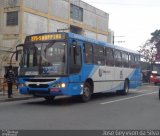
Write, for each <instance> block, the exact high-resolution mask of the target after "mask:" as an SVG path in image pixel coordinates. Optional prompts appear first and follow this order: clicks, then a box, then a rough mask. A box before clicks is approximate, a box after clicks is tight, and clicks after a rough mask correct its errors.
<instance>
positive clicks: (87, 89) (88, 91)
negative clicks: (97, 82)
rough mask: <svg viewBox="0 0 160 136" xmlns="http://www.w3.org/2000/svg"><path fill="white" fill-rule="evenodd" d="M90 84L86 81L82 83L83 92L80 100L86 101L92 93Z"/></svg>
mask: <svg viewBox="0 0 160 136" xmlns="http://www.w3.org/2000/svg"><path fill="white" fill-rule="evenodd" d="M91 88H92V87H91V85H90V84H89V83H88V82H86V83H85V84H84V87H83V93H82V95H81V100H82V102H87V101H89V100H90V99H91V95H92V90H91Z"/></svg>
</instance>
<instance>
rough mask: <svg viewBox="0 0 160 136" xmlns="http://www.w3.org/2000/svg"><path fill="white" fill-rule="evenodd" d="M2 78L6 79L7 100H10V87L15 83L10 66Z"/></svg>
mask: <svg viewBox="0 0 160 136" xmlns="http://www.w3.org/2000/svg"><path fill="white" fill-rule="evenodd" d="M4 77H5V78H6V82H7V85H8V98H12V86H13V83H14V82H15V74H14V71H13V69H12V66H11V65H10V66H9V69H8V70H7V72H6V74H5V75H4Z"/></svg>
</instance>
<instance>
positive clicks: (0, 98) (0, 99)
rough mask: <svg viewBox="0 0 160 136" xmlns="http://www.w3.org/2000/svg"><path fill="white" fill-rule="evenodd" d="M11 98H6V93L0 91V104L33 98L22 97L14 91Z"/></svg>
mask: <svg viewBox="0 0 160 136" xmlns="http://www.w3.org/2000/svg"><path fill="white" fill-rule="evenodd" d="M12 97H13V98H8V94H7V91H5V92H3V91H2V90H0V102H9V101H18V100H27V99H31V98H33V96H32V95H31V96H29V95H22V94H20V93H19V92H18V91H17V90H16V89H14V90H13V95H12Z"/></svg>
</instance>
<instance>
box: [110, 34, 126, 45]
mask: <svg viewBox="0 0 160 136" xmlns="http://www.w3.org/2000/svg"><path fill="white" fill-rule="evenodd" d="M116 37H125V36H114V35H113V44H114V43H115V42H118V43H124V42H125V41H115V38H116Z"/></svg>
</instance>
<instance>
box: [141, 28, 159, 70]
mask: <svg viewBox="0 0 160 136" xmlns="http://www.w3.org/2000/svg"><path fill="white" fill-rule="evenodd" d="M151 36H152V37H151V39H149V40H147V41H146V42H145V44H144V45H142V46H140V50H139V53H140V54H141V56H142V58H143V61H144V62H148V63H149V64H150V65H151V70H152V68H153V67H152V66H153V64H154V63H155V61H158V60H159V61H160V30H155V31H154V32H153V33H151Z"/></svg>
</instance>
